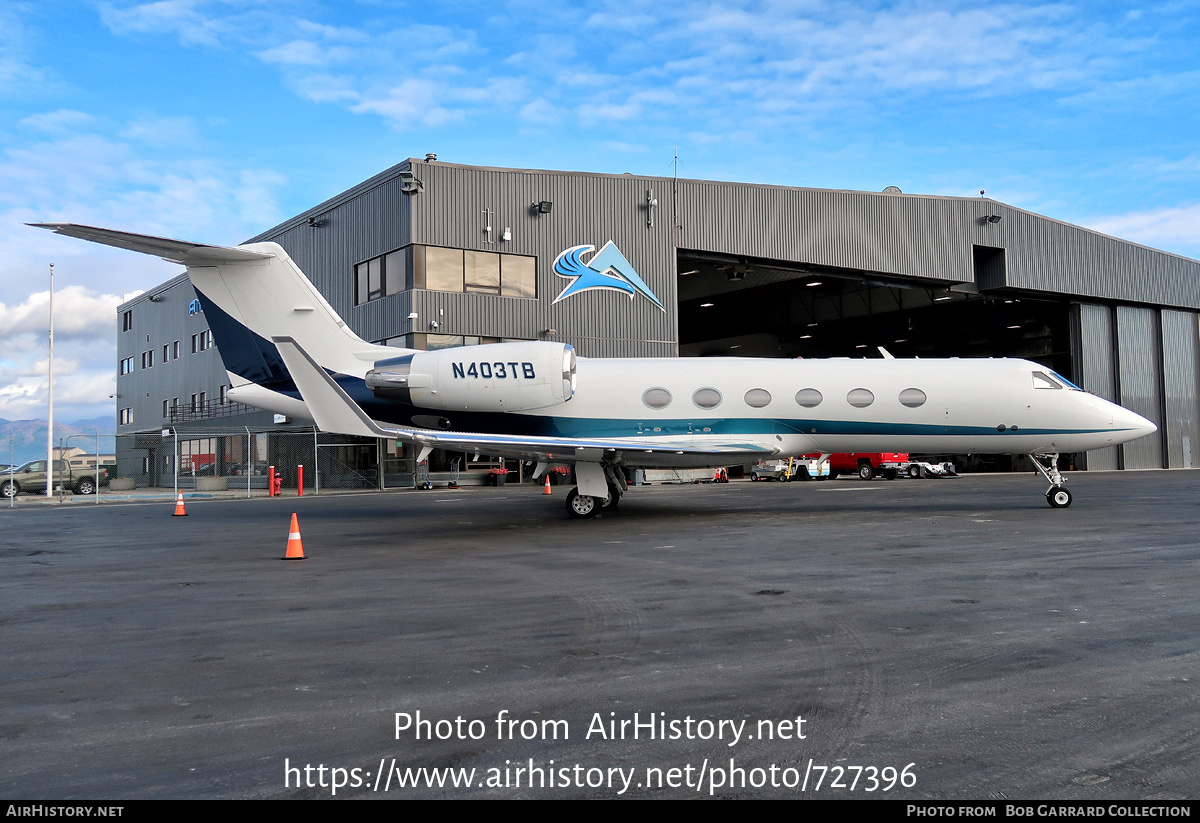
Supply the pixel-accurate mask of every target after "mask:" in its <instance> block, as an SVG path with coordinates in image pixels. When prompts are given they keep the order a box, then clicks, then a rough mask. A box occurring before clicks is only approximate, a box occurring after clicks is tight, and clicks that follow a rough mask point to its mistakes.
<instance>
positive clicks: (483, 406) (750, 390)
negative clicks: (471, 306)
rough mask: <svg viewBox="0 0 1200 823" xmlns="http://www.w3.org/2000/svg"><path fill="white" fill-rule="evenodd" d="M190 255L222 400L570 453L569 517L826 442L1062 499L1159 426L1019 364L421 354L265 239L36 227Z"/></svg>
mask: <svg viewBox="0 0 1200 823" xmlns="http://www.w3.org/2000/svg"><path fill="white" fill-rule="evenodd" d="M31 225H36V226H38V227H40V228H45V229H50V230H52V231H55V232H57V233H59V234H64V235H69V236H72V237H78V238H82V239H84V240H91V241H94V242H97V243H104V244H106V245H110V246H117V247H119V248H124V249H130V250H132V251H137V252H142V253H145V254H152V255H155V256H158V257H162V258H164V259H166V260H170V261H173V262H176V263H182V264H183V265H185V266H187V271H188V276H189V277H190V278H191V282H192V285H193V286H194V287H195V289H196V292H197V296H198V297H199V299H200V301H201V303H202V305H203V308H204V313H205V317H206V319H207V320H208V322H209V327H210V328H211V330H212V333H213V337H214V341H215V343H216V345H217V347H218V349H219V350H220V352H221V357H222V359H223V360H224V362H225V367H226V369H227V370H228V372H229V376H230V381H231V386H232V388H231V390H230V392H229V396H230V397H231V398H232V399H235V400H238V401H241V402H244V403H247V404H250V405H253V406H257V407H259V408H263V409H267V410H270V411H274V412H276V413H280V414H286V415H290V416H294V417H303V418H307V419H310V420H313V421H314V422H315V423H316V425H317V426H318V427H319V428H320V429H322V430H324V431H329V432H340V433H343V434H349V435H361V436H364V437H383V438H394V439H396V440H401V441H404V442H407V443H412V444H414V445H415V446H416V447H417V449H418V457H417V459H418V461H421V460H424V459H425V458H426V457H427V456H428V455H429V452H430V451H432V450H433V449H435V448H441V449H448V450H450V451H460V452H468V453H483V454H490V455H498V456H502V457H509V458H517V459H523V460H528V461H531V462H532V461H536V462H537V469H536V470H535V472H534V476H535V477H540V476H541V475H542V473H544V472H545V471H546V470H547V468H548V467H549V466H551V465H553V464H572V465H574V467H575V477H576V480H577V482H578V486H577V487H576V488H575V489H572V490H571V491H570V492H569V494H568V496H567V511H568V512H569V513H570V515H571V516H572V517H577V518H587V517H593V516H595V515H596V514H597V513H599V512H600V511H602V510H605V509H611V508H614V507H616V505H617V503H618V501H619V500H620V497H621V495H622V494H623V493H624V492H625V491H626V489H627V485H626V480H625V473H624V471H623V469H626V468H630V469H632V468H668V467H678V468H682V467H689V468H693V467H718V466H729V465H735V464H738V463H745V462H750V461H756V460H761V459H764V458H769V457H774V456H784V457H786V456H788V455H795V454H811V453H818V452H819V453H832V452H873V451H909V452H950V453H967V452H973V453H985V454H988V453H990V454H1028V455H1030V457H1031V458H1033V463H1034V465H1035V466H1036V467H1037V469H1038V471H1039V472H1040V473H1041V474H1042V475H1043V476H1044V477H1045V478H1046V480H1047V481H1048V482H1049V483H1050V488H1049V490H1048V491H1047V492H1046V500H1047V502H1048V503H1049V504H1050V505H1051V506H1053V507H1055V508H1064V507H1066V506H1069V505H1070V504H1071V493H1070V491H1068V490H1067V488H1066V486H1065V485H1064V483H1065V479H1064V478H1063V477H1062V475H1061V474H1060V473H1059V471H1058V468H1057V459H1056V458H1057V456H1058V454H1059V452H1079V451H1086V450H1088V449H1098V448H1104V447H1107V446H1114V445H1117V444H1118V443H1124V442H1126V441H1129V440H1133V439H1135V438H1138V437H1142V436H1144V435H1147V434H1150V433H1152V432H1154V431H1156V430H1157V427H1156V426H1155V425H1154V423H1152V422H1150V421H1149V420H1147V419H1145V418H1144V417H1142V416H1140V415H1138V414H1135V413H1133V412H1131V411H1129V410H1128V409H1125V408H1122V407H1121V406H1118V405H1116V404H1115V403H1110V402H1109V401H1107V400H1104V399H1102V398H1100V397H1097V396H1095V395H1093V394H1090V393H1088V392H1086V391H1083V390H1082V389H1080V388H1079V387H1078V386H1075V385H1073V384H1072V383H1071V382H1070V381H1068V380H1066V379H1064V378H1062V377H1060V376H1059V375H1057V374H1055V373H1054V372H1052V371H1050V370H1049V369H1047V368H1046V367H1044V366H1042V365H1039V364H1038V363H1033V362H1030V361H1028V360H1014V359H1004V358H996V359H957V358H955V359H937V360H917V359H914V360H907V359H894V358H884V359H879V360H851V359H831V360H782V359H769V358H766V359H765V358H732V357H723V358H675V359H668V358H644V359H632V358H631V359H592V358H584V357H577V356H576V355H575V351H574V349H573V348H572V347H571V346H570V345H567V344H565V343H554V342H548V341H530V342H523V343H495V344H490V345H483V346H463V347H460V348H454V349H442V350H438V351H416V350H412V349H399V348H394V347H390V346H380V345H374V344H371V343H367V342H366V341H364V340H362V339H361V338H359V337H358V336H357V335H356V334H354V333H353V332H352V331H350V329H349V328H348V327H347V326H346V324H345V322H344V321H343V320H342V319H341V318H340V317H339V316H338V315H337V313H336V312H335V311H334V310H333V308H332V307H330V305H329V303H328V302H326V300H325V298H324V297H323V296H322V295H321V294H320V292H318V291H317V289H316V288H315V287H314V286H313V285H312V283H310V282H309V280H308V278H307V277H305V275H304V273H303V272H302V271H301V270H300V269H299V267H298V266H297V265H296V264H295V263H294V262H293V261H292V259H291V258H290V257H289V256H288V254H287V252H286V251H284V250H283V248H282V247H281V246H279V245H278V244H276V243H250V244H246V245H243V246H238V247H236V248H228V247H221V246H208V245H203V244H199V243H189V242H184V241H179V240H168V239H165V238H159V237H150V236H146V235H139V234H129V233H126V232H120V231H113V230H110V229H100V228H94V227H90V226H80V225H75V224H70V223H38V224H31Z"/></svg>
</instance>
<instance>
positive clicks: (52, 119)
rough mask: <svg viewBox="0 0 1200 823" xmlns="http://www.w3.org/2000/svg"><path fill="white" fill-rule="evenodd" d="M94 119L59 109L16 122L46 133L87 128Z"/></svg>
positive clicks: (81, 113)
mask: <svg viewBox="0 0 1200 823" xmlns="http://www.w3.org/2000/svg"><path fill="white" fill-rule="evenodd" d="M94 119H95V118H93V117H92V115H90V114H87V113H86V112H82V111H73V110H71V109H59V110H58V111H48V112H40V113H38V114H31V115H29V116H28V117H24V118H22V119H21V120H19V121H17V122H18V123H20V124H21V125H22V126H27V127H29V128H31V129H37V130H38V131H46V132H65V131H70V130H72V129H78V128H81V127H83V126H89V125H91V123H92V122H93V121H94Z"/></svg>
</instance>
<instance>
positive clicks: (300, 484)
mask: <svg viewBox="0 0 1200 823" xmlns="http://www.w3.org/2000/svg"><path fill="white" fill-rule="evenodd" d="M296 496H297V497H303V496H304V466H297V467H296Z"/></svg>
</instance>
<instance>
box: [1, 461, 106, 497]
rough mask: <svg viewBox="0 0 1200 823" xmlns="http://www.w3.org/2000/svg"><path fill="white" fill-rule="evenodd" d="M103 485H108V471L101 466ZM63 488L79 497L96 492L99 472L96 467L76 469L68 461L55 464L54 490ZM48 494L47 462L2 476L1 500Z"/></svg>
mask: <svg viewBox="0 0 1200 823" xmlns="http://www.w3.org/2000/svg"><path fill="white" fill-rule="evenodd" d="M100 485H101V486H107V485H108V469H106V468H105V467H103V466H101V467H100ZM59 486H62V487H63V488H64V489H67V490H68V491H72V492H74V493H75V494H95V493H96V472H95V469H93V468H90V467H89V468H78V467H76V468H74V469H72V467H71V465H70V464H69V463H67V461H66V460H55V461H54V488H58V487H59ZM45 491H46V461H45V460H30V461H29V462H28V463H26V464H25V465H23V466H21V467H20V468H18V469H13V470H12V471H11V472H8V471H6V472H4V473H3V474H0V497H16V496H17V495H18V494H20V493H21V492H28V493H30V494H39V493H44V492H45Z"/></svg>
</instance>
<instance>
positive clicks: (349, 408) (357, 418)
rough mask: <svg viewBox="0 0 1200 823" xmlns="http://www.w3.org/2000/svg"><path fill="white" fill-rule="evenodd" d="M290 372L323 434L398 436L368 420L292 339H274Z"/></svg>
mask: <svg viewBox="0 0 1200 823" xmlns="http://www.w3.org/2000/svg"><path fill="white" fill-rule="evenodd" d="M271 342H273V343H274V344H275V347H276V348H277V349H279V356H280V357H282V358H283V362H284V364H285V365H286V366H287V369H288V372H289V373H290V374H291V375H292V379H293V380H294V381H295V382H296V388H298V389H299V390H300V396H301V397H302V398H304V402H305V404H306V405H307V406H308V411H309V416H310V417H312V419H313V421H314V422H315V423H316V424H317V427H318V428H319V429H321V430H322V431H327V432H338V433H339V434H352V435H357V436H359V437H395V436H396V435H395V434H389V433H388V432H386V431H384V430H383V429H382V428H380V427H379V424H377V423H376V422H375V421H374V420H372V419H371V418H369V417H367V415H366V412H364V411H363V410H362V409H361V408H360V407H359V405H358V404H357V403H355V402H354V401H353V400H352V399H351V398H350V395H348V394H346V392H345V390H344V389H342V387H341V386H339V385H338V384H337V383H336V382H334V380H333V378H332V377H330V376H329V374H328V373H327V372H326V371H325V370H324V369H323V368H321V367H320V366H319V365H317V361H315V360H313V359H312V356H311V355H309V353H308V352H306V351H305V350H304V349H302V348H301V347H300V344H299V343H297V342H296V340H295V339H294V338H292V337H272V338H271Z"/></svg>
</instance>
